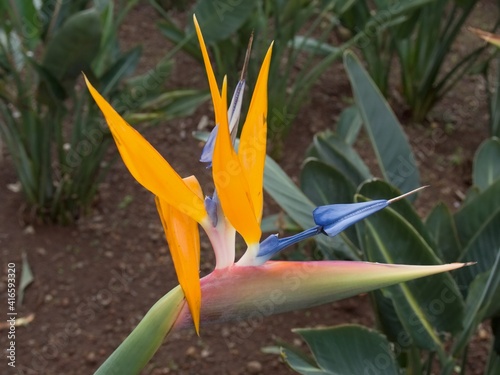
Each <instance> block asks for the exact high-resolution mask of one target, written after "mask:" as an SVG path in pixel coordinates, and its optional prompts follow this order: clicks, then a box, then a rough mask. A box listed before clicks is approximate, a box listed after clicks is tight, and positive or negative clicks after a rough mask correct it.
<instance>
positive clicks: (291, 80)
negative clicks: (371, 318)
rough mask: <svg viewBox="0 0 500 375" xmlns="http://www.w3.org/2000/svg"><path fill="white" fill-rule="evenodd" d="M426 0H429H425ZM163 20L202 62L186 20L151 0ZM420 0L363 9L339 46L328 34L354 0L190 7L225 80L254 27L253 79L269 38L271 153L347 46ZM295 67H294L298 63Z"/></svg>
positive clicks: (205, 1)
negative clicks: (376, 11) (379, 13)
mask: <svg viewBox="0 0 500 375" xmlns="http://www.w3.org/2000/svg"><path fill="white" fill-rule="evenodd" d="M427 1H428V0H427ZM151 2H152V3H153V4H154V5H156V7H157V9H158V10H159V11H161V12H162V14H163V16H164V18H165V20H164V21H163V22H161V23H160V25H159V27H160V30H161V32H162V33H163V34H164V35H165V36H166V37H167V38H169V39H170V40H171V41H172V42H173V43H175V44H176V45H178V46H179V48H182V49H183V50H184V51H185V52H186V53H188V54H189V55H190V56H191V57H193V58H194V59H195V60H196V61H198V62H199V63H200V64H202V57H201V54H200V52H199V49H198V46H197V42H196V40H195V38H193V27H192V25H191V22H188V26H187V27H186V28H185V29H183V28H182V27H180V26H179V25H177V24H176V23H175V22H174V20H172V18H171V17H170V16H169V14H168V13H167V12H165V11H163V9H161V7H159V6H158V5H157V4H156V1H154V0H151ZM424 2H425V1H422V0H418V1H406V2H404V4H401V5H400V6H398V7H395V8H394V9H393V11H392V12H391V13H388V14H387V16H385V17H382V18H381V17H376V16H373V17H372V16H371V15H370V14H368V15H367V17H366V20H365V22H364V24H363V26H362V27H359V28H357V29H356V31H355V32H354V33H353V34H352V37H351V38H349V39H348V40H346V41H345V42H344V43H342V44H340V45H338V46H332V45H330V44H329V43H328V39H329V38H330V36H331V34H332V33H333V32H334V30H335V26H336V25H337V23H338V17H341V16H342V15H343V14H344V13H345V12H347V11H348V10H349V9H350V7H351V6H352V5H353V4H354V3H355V2H353V1H349V2H341V1H320V2H314V1H303V0H294V1H279V0H273V1H262V0H260V1H258V0H254V1H240V2H225V1H209V0H198V1H197V2H196V4H195V5H194V8H193V12H194V13H195V14H196V15H197V19H198V20H199V22H200V26H201V29H202V30H203V33H204V37H205V42H206V43H207V45H208V46H209V47H210V48H211V51H212V53H213V57H214V60H215V66H216V67H217V69H216V74H218V75H219V76H218V78H219V81H220V80H221V79H222V77H223V76H224V75H225V74H228V75H229V77H228V81H229V85H233V86H234V85H235V84H236V82H237V81H238V80H239V79H240V76H239V73H238V72H237V71H236V70H235V67H238V66H239V67H241V66H243V61H244V58H245V53H246V47H247V43H248V39H249V37H250V35H251V34H252V33H253V35H254V38H253V46H254V48H253V50H254V53H255V54H256V55H257V56H258V57H257V58H252V59H250V61H249V65H248V80H247V81H248V82H249V84H250V87H252V85H253V83H254V82H255V80H256V77H257V74H258V68H259V66H260V62H261V60H262V59H263V57H264V53H265V52H266V50H267V48H268V46H269V44H270V42H271V41H274V46H273V58H272V61H271V67H270V74H269V77H270V78H269V93H268V97H269V113H268V131H269V137H270V139H271V140H272V141H273V142H272V147H274V149H273V154H274V155H280V154H281V151H280V147H281V146H282V145H281V143H282V140H283V138H284V137H285V136H286V135H287V134H288V132H289V130H290V127H291V126H292V123H293V120H294V119H295V116H296V115H297V113H298V112H299V110H300V108H301V107H302V105H303V104H304V103H305V102H306V101H307V98H308V95H309V93H310V91H311V90H312V88H313V85H314V84H315V83H316V82H317V80H318V79H319V78H320V76H321V75H322V73H323V72H324V71H325V70H326V69H328V68H329V67H330V66H331V63H332V62H333V61H335V60H336V59H339V58H340V57H341V56H342V53H343V51H344V50H345V49H346V48H349V47H352V46H354V45H359V44H363V43H365V41H366V40H371V38H372V36H373V35H374V34H376V33H377V32H378V30H381V29H383V28H385V27H387V26H388V25H390V24H392V23H394V22H396V21H397V20H399V19H400V18H401V17H404V15H405V14H406V13H408V12H412V11H413V9H414V8H415V7H416V6H419V5H421V3H424ZM298 65H300V66H301V68H300V71H298V72H297V69H296V68H297V66H298Z"/></svg>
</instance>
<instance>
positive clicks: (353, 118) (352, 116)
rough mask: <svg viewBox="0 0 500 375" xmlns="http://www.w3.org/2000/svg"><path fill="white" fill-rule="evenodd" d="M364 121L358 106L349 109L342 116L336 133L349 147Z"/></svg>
mask: <svg viewBox="0 0 500 375" xmlns="http://www.w3.org/2000/svg"><path fill="white" fill-rule="evenodd" d="M362 125H363V121H362V120H361V116H360V115H359V111H358V109H357V108H356V106H354V105H353V106H350V107H347V108H346V109H344V110H343V111H342V113H341V114H340V118H339V121H338V122H337V127H336V133H337V135H338V136H339V137H340V138H341V139H343V140H344V142H345V143H347V144H348V145H352V144H353V143H354V142H355V141H356V138H357V137H358V133H359V131H360V130H361V126H362Z"/></svg>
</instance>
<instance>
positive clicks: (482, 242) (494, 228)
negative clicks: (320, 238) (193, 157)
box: [278, 53, 500, 375]
mask: <svg viewBox="0 0 500 375" xmlns="http://www.w3.org/2000/svg"><path fill="white" fill-rule="evenodd" d="M344 62H345V66H346V69H347V70H348V71H349V78H350V80H351V84H352V86H353V92H354V98H355V105H356V108H357V110H358V111H359V113H360V117H361V119H362V123H363V124H362V126H363V127H364V128H365V129H366V131H367V133H368V135H369V140H370V143H371V145H372V146H373V148H374V150H375V154H378V153H385V157H383V156H382V155H377V160H378V161H379V168H380V170H381V173H382V176H384V177H385V180H386V181H382V180H377V179H373V178H372V177H371V176H372V173H371V172H370V171H369V170H368V168H367V166H366V165H365V164H364V163H363V162H362V161H361V158H360V157H359V155H357V153H356V151H355V150H354V148H353V147H352V146H351V144H352V143H353V142H354V140H353V136H352V134H357V132H358V130H356V131H355V132H353V133H352V134H350V135H348V132H346V131H345V128H344V126H343V125H342V126H340V127H337V129H339V128H340V129H341V131H340V132H337V133H333V132H325V133H321V134H318V135H316V136H315V138H314V141H313V143H312V145H311V147H310V148H309V150H308V152H307V156H306V160H305V162H304V166H303V170H302V175H301V186H302V190H303V191H304V193H305V194H306V195H307V196H308V197H309V198H310V199H311V200H312V201H313V202H314V203H315V204H332V203H349V202H363V201H366V200H370V199H390V198H393V197H395V196H397V195H399V194H400V189H404V190H403V191H407V190H409V189H411V188H413V187H414V186H415V185H416V186H418V184H419V181H418V172H417V173H416V176H414V175H412V173H413V172H414V171H415V170H416V166H415V165H414V164H410V165H411V166H412V168H405V169H404V171H405V174H401V175H400V177H402V178H401V179H394V178H393V176H394V175H391V174H388V173H387V171H388V170H389V168H390V167H388V166H391V165H394V164H392V163H393V162H394V160H398V155H404V156H406V157H408V160H414V159H413V154H412V152H411V148H410V146H409V144H408V142H407V141H406V137H405V136H404V133H403V131H402V128H401V126H400V125H399V123H398V122H397V120H396V118H395V117H394V116H393V114H392V111H391V110H390V108H389V107H388V105H387V103H386V102H385V101H384V99H383V97H382V94H381V93H380V91H378V90H377V89H376V87H375V83H374V82H373V81H372V80H371V79H370V77H369V76H368V74H367V73H366V72H365V71H364V69H363V67H362V66H361V65H360V64H359V62H358V61H357V60H356V59H355V57H354V55H352V54H351V53H347V54H346V57H345V60H344ZM347 111H349V113H348V114H344V115H343V116H341V118H340V119H341V121H345V119H346V118H350V119H353V118H355V116H354V115H353V113H352V111H353V109H352V108H348V109H347ZM383 119H385V120H383ZM348 122H351V123H352V120H348ZM394 133H396V135H395V134H394ZM354 138H355V137H354ZM387 139H389V140H390V139H393V141H391V142H387ZM384 142H387V143H384ZM498 148H499V145H498V139H497V138H495V137H494V138H492V139H489V140H486V141H485V142H484V143H483V144H482V145H481V146H480V147H479V149H478V151H477V154H476V157H475V161H474V170H473V182H474V184H475V185H476V186H473V187H472V188H471V193H470V194H469V198H468V199H467V200H466V201H465V202H464V204H463V206H462V207H461V208H460V209H459V210H458V211H457V212H456V213H454V214H453V213H452V212H450V210H449V209H448V208H447V207H446V206H445V205H444V204H442V203H440V204H438V205H437V206H436V207H435V208H434V209H433V210H432V212H431V213H430V214H429V216H428V217H427V219H426V221H425V222H424V221H422V219H421V218H420V217H419V215H418V214H417V212H416V210H415V208H414V207H413V205H412V204H411V202H410V201H409V200H407V199H405V200H401V201H397V202H394V203H392V204H391V206H390V207H389V208H386V209H385V210H383V211H381V212H379V213H377V214H375V215H372V216H370V217H368V218H367V219H365V220H363V221H362V222H360V223H358V224H356V225H355V228H352V230H349V231H346V233H345V237H344V238H345V239H344V238H341V239H342V240H344V242H345V243H348V244H349V247H348V248H349V249H350V250H351V251H352V255H353V256H357V257H358V258H360V259H362V260H367V261H371V262H382V263H397V264H442V263H449V262H477V264H475V265H474V266H471V267H465V268H463V269H460V270H457V271H455V272H453V273H452V274H440V275H436V276H432V277H429V278H425V279H418V280H413V281H410V282H407V283H404V284H399V285H395V286H391V287H388V288H384V289H383V290H382V291H377V292H373V293H372V302H373V308H374V311H375V315H376V317H377V326H378V328H379V329H380V330H381V331H382V332H383V334H384V335H385V336H386V337H387V340H389V341H390V342H391V343H392V344H391V345H392V349H391V350H390V351H389V353H391V355H394V356H396V358H397V361H398V364H399V366H400V367H401V369H403V370H404V371H406V372H405V373H412V374H423V373H429V372H428V371H430V369H431V368H433V366H434V365H435V364H434V362H435V358H434V357H436V358H437V360H438V361H439V363H440V367H439V368H440V371H441V372H440V373H441V374H443V375H449V374H451V373H452V372H453V371H454V370H455V371H456V369H457V368H458V369H459V370H458V372H459V373H462V371H463V368H461V367H460V366H462V365H463V364H465V363H466V362H467V345H468V343H469V342H470V340H471V338H472V336H473V335H474V333H475V331H476V328H477V326H478V324H480V323H481V322H483V321H484V320H486V319H490V318H493V321H495V322H496V321H497V320H498V317H500V303H499V302H498V295H499V293H500V281H499V279H500V276H499V275H500V273H499V267H500V234H499V233H498V228H499V227H500V208H499V207H500V201H499V199H500V198H499V197H500V174H499V172H498V168H497V164H498V160H499V155H498V152H499V150H498ZM347 161H349V163H347ZM406 172H407V173H406ZM410 172H412V173H410ZM360 180H362V181H360ZM409 181H411V182H409ZM278 203H279V204H280V205H281V207H282V208H283V209H284V210H285V212H287V213H288V212H289V207H288V206H287V205H286V204H284V203H287V202H283V201H281V202H278ZM320 249H322V250H325V249H324V248H321V247H320ZM323 253H324V255H325V256H326V257H332V256H338V252H336V251H335V250H332V249H330V250H327V251H324V252H323ZM335 329H337V327H334V328H326V329H320V330H315V334H316V335H322V336H323V337H327V336H326V335H327V334H328V333H329V332H331V331H332V330H335ZM359 334H360V335H361V336H362V337H364V340H371V339H372V337H371V333H370V332H368V331H367V332H359ZM494 334H495V336H496V339H495V340H496V341H495V342H497V341H498V337H499V336H498V335H499V332H498V331H495V333H494ZM347 339H348V337H344V336H341V337H335V340H336V342H337V343H338V342H343V340H347ZM330 340H332V339H331V338H325V339H324V342H322V345H324V346H325V347H329V348H332V347H333V346H334V345H337V344H336V343H334V342H330ZM362 340H363V339H361V341H362ZM306 341H308V340H307V339H306ZM308 344H309V341H308ZM309 347H310V349H311V351H312V353H313V355H314V356H315V358H316V353H317V351H318V349H317V348H316V347H315V346H311V345H310V344H309ZM282 350H283V353H285V354H286V355H285V357H284V358H285V360H286V361H287V363H288V364H289V365H290V366H291V367H292V368H293V369H295V370H296V371H297V372H299V373H303V374H308V373H334V374H339V375H340V374H351V373H353V372H352V371H350V370H346V369H345V368H344V367H343V366H342V365H341V364H339V363H338V362H337V358H336V356H335V355H333V354H331V355H330V356H329V357H328V358H326V359H325V360H326V362H328V364H325V363H320V362H319V361H318V360H317V358H316V362H317V363H314V361H311V360H310V359H308V357H307V356H306V355H305V354H304V353H300V352H297V350H296V349H294V350H291V349H289V347H287V346H284V348H283V349H282ZM495 350H496V349H495V346H494V343H492V347H491V351H490V358H491V359H490V362H489V365H488V369H487V372H486V373H490V374H492V373H494V372H492V371H495V370H496V369H498V358H497V357H498V351H495ZM363 355H364V354H363ZM363 355H361V353H356V354H355V352H354V351H351V353H347V354H346V356H347V357H348V359H349V361H350V363H351V365H352V366H355V365H356V364H358V363H362V361H363V360H364V356H363ZM328 366H330V367H328ZM314 368H316V370H314V371H316V372H314V371H313V369H314ZM326 369H329V370H326ZM363 369H364V370H365V371H368V367H366V366H365V367H364V368H363ZM328 371H330V372H328ZM332 371H333V372H332ZM361 372H362V371H358V372H357V373H361ZM382 373H386V372H385V371H382Z"/></svg>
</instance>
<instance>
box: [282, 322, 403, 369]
mask: <svg viewBox="0 0 500 375" xmlns="http://www.w3.org/2000/svg"><path fill="white" fill-rule="evenodd" d="M294 332H296V333H298V334H299V335H300V336H302V338H303V339H304V340H305V341H306V343H307V345H308V346H309V348H310V350H311V352H312V354H313V356H314V360H312V359H311V358H309V357H307V356H306V355H304V354H303V353H301V352H299V351H298V350H297V349H294V348H293V347H291V346H284V347H282V348H281V355H282V357H283V359H284V360H285V361H286V363H287V364H288V365H289V366H290V367H291V368H292V369H293V370H295V371H296V372H298V373H299V374H304V375H311V374H318V375H320V374H324V375H341V374H365V373H370V372H372V373H383V374H387V375H398V374H399V373H400V369H399V366H398V364H397V363H396V360H395V357H394V354H393V352H392V351H391V347H390V343H389V341H387V339H386V338H385V337H384V336H382V335H381V334H379V333H377V332H376V331H372V330H369V329H367V328H365V327H362V326H359V325H355V324H352V325H343V326H337V327H332V328H326V329H323V328H319V329H295V330H294ZM381 370H382V371H383V372H380V371H381Z"/></svg>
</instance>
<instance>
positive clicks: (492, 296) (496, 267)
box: [453, 249, 500, 353]
mask: <svg viewBox="0 0 500 375" xmlns="http://www.w3.org/2000/svg"><path fill="white" fill-rule="evenodd" d="M499 292H500V249H499V251H498V252H497V256H496V259H495V261H494V264H493V267H492V268H491V270H490V271H488V272H484V273H482V274H480V275H478V276H477V277H476V278H475V279H474V281H473V282H472V284H471V285H470V288H469V290H468V294H467V299H466V301H465V302H466V305H465V316H464V320H463V321H464V327H463V328H464V329H463V330H462V331H461V332H460V334H459V335H458V337H457V338H456V341H455V343H454V345H453V352H454V353H457V352H461V351H463V350H464V348H465V347H466V346H467V344H468V343H469V341H470V339H471V336H472V335H473V334H474V332H475V331H476V327H477V325H478V324H479V323H480V322H482V321H483V320H484V319H487V318H490V317H492V316H494V315H497V314H498V313H499V309H500V300H499V298H498V295H499Z"/></svg>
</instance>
